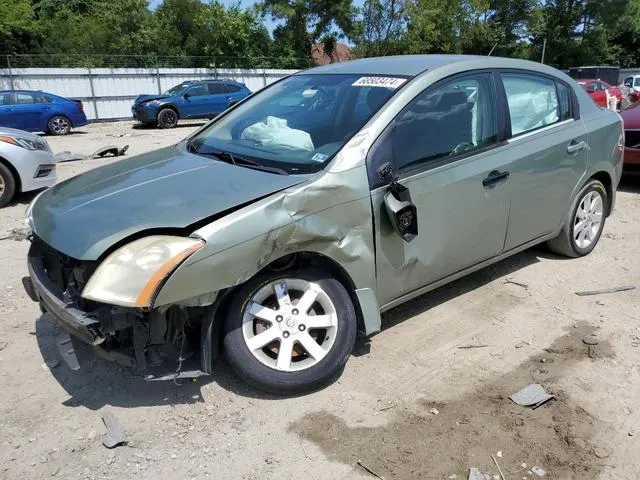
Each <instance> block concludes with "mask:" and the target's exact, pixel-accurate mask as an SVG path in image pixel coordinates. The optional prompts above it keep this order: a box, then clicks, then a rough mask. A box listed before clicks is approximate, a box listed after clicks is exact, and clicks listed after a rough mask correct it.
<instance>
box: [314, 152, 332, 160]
mask: <svg viewBox="0 0 640 480" xmlns="http://www.w3.org/2000/svg"><path fill="white" fill-rule="evenodd" d="M327 158H329V155H325V154H324V153H316V154H315V155H314V156H313V157H311V160H313V161H314V162H324V161H325V160H326V159H327Z"/></svg>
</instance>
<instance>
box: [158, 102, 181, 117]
mask: <svg viewBox="0 0 640 480" xmlns="http://www.w3.org/2000/svg"><path fill="white" fill-rule="evenodd" d="M166 108H168V109H169V110H173V111H174V112H176V115H178V120H180V110H178V107H176V106H175V105H174V104H173V103H165V104H164V105H160V106H159V107H158V113H156V120H157V119H158V116H159V115H160V112H161V111H162V110H164V109H166Z"/></svg>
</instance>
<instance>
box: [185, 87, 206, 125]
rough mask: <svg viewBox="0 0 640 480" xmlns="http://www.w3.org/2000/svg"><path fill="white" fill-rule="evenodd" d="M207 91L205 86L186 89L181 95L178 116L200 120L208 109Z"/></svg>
mask: <svg viewBox="0 0 640 480" xmlns="http://www.w3.org/2000/svg"><path fill="white" fill-rule="evenodd" d="M209 104H210V98H209V90H208V89H207V85H206V84H202V83H199V84H196V85H193V86H191V87H189V88H188V89H187V91H186V92H184V94H183V101H182V104H181V105H180V116H181V117H182V118H202V117H205V116H206V114H207V113H208V111H209V109H210V105H209Z"/></svg>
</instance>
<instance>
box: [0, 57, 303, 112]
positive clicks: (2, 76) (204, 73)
mask: <svg viewBox="0 0 640 480" xmlns="http://www.w3.org/2000/svg"><path fill="white" fill-rule="evenodd" d="M295 71H296V70H277V69H262V68H260V69H213V68H212V69H209V68H5V69H0V90H12V89H23V90H42V91H45V92H49V93H53V94H54V95H60V96H62V97H69V98H74V99H78V100H82V101H83V102H84V104H85V109H84V110H85V113H86V114H87V118H89V119H91V120H114V119H123V118H131V105H132V103H133V99H134V98H135V97H136V96H137V95H139V94H156V93H162V92H164V91H166V90H168V89H169V88H171V87H172V86H174V85H177V84H179V83H181V82H183V81H185V80H204V79H213V78H230V79H233V80H236V81H238V82H243V83H245V84H246V85H247V87H248V88H249V89H250V90H251V91H253V92H255V91H256V90H260V89H261V88H264V87H265V86H267V85H268V84H270V83H272V82H274V81H275V80H277V79H278V78H281V77H283V76H286V75H289V74H291V73H294V72H295Z"/></svg>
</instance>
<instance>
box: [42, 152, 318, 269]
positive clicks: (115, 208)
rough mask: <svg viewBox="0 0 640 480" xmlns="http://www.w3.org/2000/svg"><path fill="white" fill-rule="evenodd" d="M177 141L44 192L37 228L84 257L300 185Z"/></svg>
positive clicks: (291, 178) (45, 237)
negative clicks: (194, 150)
mask: <svg viewBox="0 0 640 480" xmlns="http://www.w3.org/2000/svg"><path fill="white" fill-rule="evenodd" d="M307 178H309V176H308V175H289V176H287V175H277V174H273V173H268V172H261V171H258V170H252V169H249V168H245V167H241V166H235V165H231V164H228V163H224V162H220V161H217V160H213V159H210V158H207V157H202V156H199V155H193V154H191V153H188V152H186V151H185V150H183V149H182V148H180V147H178V146H172V147H167V148H163V149H161V150H156V151H154V152H149V153H146V154H144V155H140V156H137V157H132V158H127V159H125V160H121V161H119V162H116V163H113V164H110V165H106V166H104V167H100V168H96V169H94V170H91V171H89V172H87V173H84V174H82V175H78V176H77V177H73V178H71V179H69V180H67V181H65V182H62V183H59V184H58V185H56V186H55V187H53V188H51V189H49V190H47V191H45V192H44V193H43V194H42V195H41V196H40V197H39V198H38V199H37V201H36V203H35V205H34V206H33V210H32V218H33V220H32V225H31V226H32V228H33V230H34V233H35V234H36V235H37V236H38V237H39V238H41V239H42V240H43V241H44V242H46V243H47V244H49V245H50V246H52V247H53V248H55V249H56V250H58V251H60V252H62V253H64V254H66V255H68V256H70V257H73V258H76V259H79V260H97V259H98V258H99V257H100V256H101V255H102V254H103V253H104V252H105V251H106V250H107V249H109V248H110V247H111V246H113V245H114V244H115V243H117V242H119V241H121V240H123V239H125V238H127V237H129V236H131V235H134V234H136V233H139V232H142V231H146V230H151V229H163V228H164V229H169V228H186V227H188V226H189V225H191V224H193V223H195V222H198V221H199V220H203V219H206V218H207V217H211V216H213V215H216V214H218V213H221V212H224V211H226V210H229V209H232V208H234V207H237V206H238V205H242V204H244V203H247V202H250V201H252V200H256V199H258V198H261V197H264V196H266V195H269V194H271V193H275V192H277V191H280V190H282V189H285V188H287V187H290V186H293V185H296V184H298V183H301V182H303V181H305V180H306V179H307Z"/></svg>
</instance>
